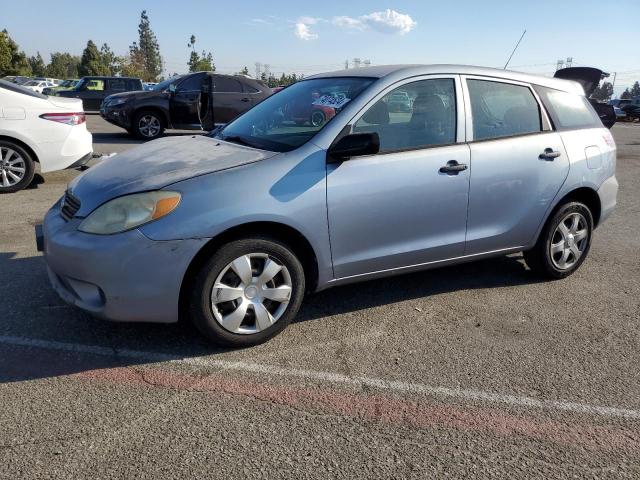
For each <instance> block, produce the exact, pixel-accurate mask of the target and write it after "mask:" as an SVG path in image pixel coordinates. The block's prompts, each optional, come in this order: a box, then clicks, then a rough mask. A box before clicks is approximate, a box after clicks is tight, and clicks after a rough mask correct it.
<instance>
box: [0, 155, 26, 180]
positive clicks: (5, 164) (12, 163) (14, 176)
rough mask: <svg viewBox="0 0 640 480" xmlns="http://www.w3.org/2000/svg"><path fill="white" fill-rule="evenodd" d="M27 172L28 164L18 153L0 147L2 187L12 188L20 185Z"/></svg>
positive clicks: (0, 178)
mask: <svg viewBox="0 0 640 480" xmlns="http://www.w3.org/2000/svg"><path fill="white" fill-rule="evenodd" d="M26 171H27V164H26V162H25V161H24V159H23V158H22V157H21V156H20V155H19V154H18V152H16V151H15V150H12V149H10V148H8V147H2V146H0V187H5V188H6V187H12V186H14V185H15V184H17V183H19V182H20V181H21V180H22V179H23V178H24V176H25V173H26Z"/></svg>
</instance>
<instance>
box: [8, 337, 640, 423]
mask: <svg viewBox="0 0 640 480" xmlns="http://www.w3.org/2000/svg"><path fill="white" fill-rule="evenodd" d="M0 344H5V345H12V346H21V347H30V348H43V349H49V350H59V351H66V352H76V353H86V354H91V355H104V356H115V357H119V358H128V359H132V360H144V361H148V362H174V363H181V364H187V365H193V366H198V367H217V368H222V369H225V370H236V371H240V372H247V373H261V374H266V375H275V376H280V377H285V378H286V377H289V378H291V377H296V378H303V379H307V380H315V381H321V382H326V383H333V384H342V385H349V386H355V387H363V386H366V387H372V388H376V389H379V390H387V391H392V392H399V393H414V394H420V395H426V396H432V397H439V398H451V399H455V400H461V401H467V402H469V401H481V402H488V403H498V404H503V405H509V406H511V407H521V408H535V409H543V410H560V411H567V412H574V413H586V414H591V415H599V416H604V417H622V418H629V419H634V420H640V410H631V409H626V408H617V407H606V406H598V405H590V404H586V403H578V402H570V401H564V400H542V399H537V398H533V397H527V396H521V395H505V394H499V393H491V392H484V391H479V390H467V389H460V388H449V387H438V386H432V385H426V384H422V383H413V382H402V381H397V380H384V379H382V378H375V377H369V376H357V377H354V376H348V375H343V374H340V373H333V372H322V371H316V370H302V369H297V368H288V367H287V368H285V367H278V366H276V365H262V364H258V363H251V362H242V361H228V360H218V359H214V358H211V357H207V356H202V357H193V358H184V357H180V356H176V355H168V354H164V353H157V352H146V351H140V350H129V349H116V348H109V347H102V346H98V345H83V344H78V343H65V342H56V341H52V340H41V339H35V338H27V337H14V336H7V335H0Z"/></svg>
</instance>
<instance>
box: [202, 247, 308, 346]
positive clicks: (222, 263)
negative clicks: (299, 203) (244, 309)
mask: <svg viewBox="0 0 640 480" xmlns="http://www.w3.org/2000/svg"><path fill="white" fill-rule="evenodd" d="M248 254H266V255H268V256H269V258H270V259H274V260H276V262H277V263H279V264H281V265H283V266H285V267H286V269H287V270H288V273H289V276H290V279H291V286H292V289H291V296H290V298H289V302H288V304H287V306H286V310H284V312H283V313H282V315H281V316H280V318H279V319H278V320H277V321H276V322H274V323H273V324H272V325H271V326H270V327H268V328H266V329H264V330H261V331H259V332H257V333H250V334H242V333H233V332H231V331H230V330H227V329H225V328H224V327H223V326H222V325H221V324H220V323H219V322H218V320H217V319H216V317H215V315H214V312H213V307H212V305H211V296H212V289H213V285H214V282H215V281H216V278H217V277H218V275H220V273H221V272H223V270H224V269H225V268H226V267H227V266H228V265H229V264H230V263H231V262H233V261H234V260H235V259H237V258H239V257H242V256H243V255H248ZM223 278H224V277H223ZM304 291H305V277H304V270H303V268H302V264H301V263H300V261H299V260H298V258H297V257H296V256H295V254H294V253H293V252H292V251H291V249H290V248H289V247H288V246H287V245H286V244H284V243H282V242H280V241H279V240H277V239H275V238H271V237H267V236H254V237H250V238H243V239H239V240H235V241H232V242H229V243H227V244H226V245H223V246H222V247H221V248H220V249H218V250H217V251H216V253H215V254H214V255H213V256H212V257H211V259H210V260H209V261H208V262H206V263H205V264H204V265H203V267H202V268H201V269H200V271H199V273H198V274H197V275H196V277H195V279H194V282H193V292H192V294H191V302H190V317H191V320H192V321H193V323H194V325H195V326H196V328H197V329H198V330H199V331H200V332H201V333H202V334H204V335H205V336H206V337H207V338H208V339H209V340H211V341H212V342H213V343H216V344H218V345H221V346H225V347H234V348H239V347H250V346H253V345H259V344H261V343H264V342H266V341H267V340H269V339H271V338H273V337H275V336H276V335H278V334H279V333H280V332H282V331H283V330H284V329H285V328H286V327H287V325H289V323H291V321H292V320H293V319H294V317H295V316H296V314H297V313H298V310H299V309H300V304H301V303H302V299H303V297H304ZM250 311H251V310H248V312H250ZM248 318H249V320H250V319H251V314H250V313H249V314H248ZM246 319H247V317H245V320H246ZM243 322H244V321H243ZM256 325H257V324H256Z"/></svg>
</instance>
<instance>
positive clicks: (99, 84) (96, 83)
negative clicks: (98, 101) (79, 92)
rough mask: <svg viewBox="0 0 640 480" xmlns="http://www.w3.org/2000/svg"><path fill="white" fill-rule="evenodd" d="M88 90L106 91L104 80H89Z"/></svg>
mask: <svg viewBox="0 0 640 480" xmlns="http://www.w3.org/2000/svg"><path fill="white" fill-rule="evenodd" d="M87 90H91V91H94V92H102V91H103V90H104V80H98V79H93V80H89V82H88V83H87Z"/></svg>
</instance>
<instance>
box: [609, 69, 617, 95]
mask: <svg viewBox="0 0 640 480" xmlns="http://www.w3.org/2000/svg"><path fill="white" fill-rule="evenodd" d="M617 75H618V72H613V80H612V81H611V95H612V96H615V90H614V88H615V86H616V76H617ZM609 100H611V98H609Z"/></svg>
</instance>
